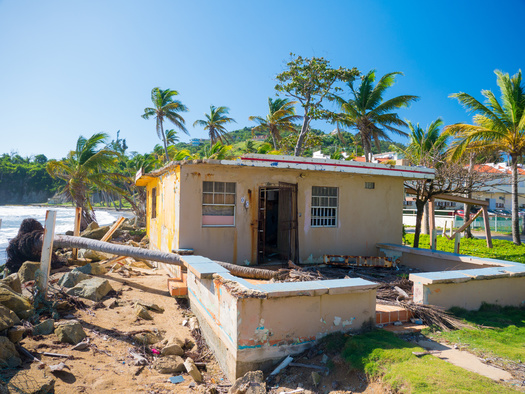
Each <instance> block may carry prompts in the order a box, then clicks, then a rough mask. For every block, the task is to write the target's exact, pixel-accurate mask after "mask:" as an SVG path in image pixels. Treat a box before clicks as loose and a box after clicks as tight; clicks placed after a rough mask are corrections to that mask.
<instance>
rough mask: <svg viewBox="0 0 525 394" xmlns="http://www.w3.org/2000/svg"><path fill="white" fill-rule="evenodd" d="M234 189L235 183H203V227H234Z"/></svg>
mask: <svg viewBox="0 0 525 394" xmlns="http://www.w3.org/2000/svg"><path fill="white" fill-rule="evenodd" d="M235 189H236V187H235V182H208V181H205V182H203V184H202V225H203V226H235Z"/></svg>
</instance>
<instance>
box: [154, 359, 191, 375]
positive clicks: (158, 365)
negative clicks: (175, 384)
mask: <svg viewBox="0 0 525 394" xmlns="http://www.w3.org/2000/svg"><path fill="white" fill-rule="evenodd" d="M153 368H155V369H156V370H157V371H158V372H159V373H170V374H172V373H176V372H184V371H185V370H186V368H185V367H184V360H183V359H182V357H179V356H166V357H160V358H158V359H156V360H155V362H154V363H153Z"/></svg>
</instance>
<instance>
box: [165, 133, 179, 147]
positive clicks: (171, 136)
mask: <svg viewBox="0 0 525 394" xmlns="http://www.w3.org/2000/svg"><path fill="white" fill-rule="evenodd" d="M165 133H166V143H167V144H168V145H175V144H176V143H177V142H179V136H178V135H177V130H174V129H170V130H166V131H165Z"/></svg>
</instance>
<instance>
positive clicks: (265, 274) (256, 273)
mask: <svg viewBox="0 0 525 394" xmlns="http://www.w3.org/2000/svg"><path fill="white" fill-rule="evenodd" d="M216 263H217V264H219V265H220V266H221V267H224V268H226V269H227V270H228V271H230V273H231V274H232V275H235V276H239V277H241V278H248V279H263V280H270V279H274V278H278V277H280V276H281V274H282V273H281V272H280V271H271V270H265V269H261V268H252V267H244V266H241V265H235V264H230V263H224V262H222V261H216Z"/></svg>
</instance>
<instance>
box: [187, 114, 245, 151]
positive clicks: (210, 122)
mask: <svg viewBox="0 0 525 394" xmlns="http://www.w3.org/2000/svg"><path fill="white" fill-rule="evenodd" d="M228 112H230V109H229V108H228V107H215V106H213V105H211V106H210V113H209V114H204V116H205V117H206V119H198V120H196V121H195V122H194V123H193V127H195V126H201V127H203V128H204V130H207V131H208V135H209V136H210V141H211V145H212V146H214V145H215V144H216V143H217V142H220V143H221V144H225V143H226V142H227V141H228V138H227V136H226V135H227V133H228V132H227V131H226V127H225V126H226V124H228V123H232V122H233V123H235V120H234V119H233V118H229V117H228V116H226V115H228Z"/></svg>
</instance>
